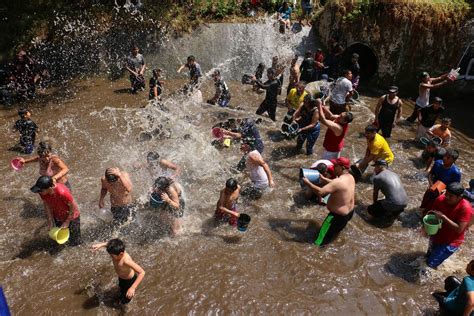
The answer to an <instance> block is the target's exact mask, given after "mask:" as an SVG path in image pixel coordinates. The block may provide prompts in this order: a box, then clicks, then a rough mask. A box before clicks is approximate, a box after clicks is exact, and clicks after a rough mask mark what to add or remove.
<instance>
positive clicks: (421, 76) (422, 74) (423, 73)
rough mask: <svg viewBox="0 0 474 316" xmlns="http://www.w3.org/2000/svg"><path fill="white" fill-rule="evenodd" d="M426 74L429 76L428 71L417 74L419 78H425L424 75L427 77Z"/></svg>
mask: <svg viewBox="0 0 474 316" xmlns="http://www.w3.org/2000/svg"><path fill="white" fill-rule="evenodd" d="M428 76H429V73H427V72H426V71H423V72H422V73H421V74H420V75H419V77H420V79H423V78H426V77H428Z"/></svg>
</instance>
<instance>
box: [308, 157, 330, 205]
mask: <svg viewBox="0 0 474 316" xmlns="http://www.w3.org/2000/svg"><path fill="white" fill-rule="evenodd" d="M312 171H314V172H315V173H314V174H312V173H311V172H312ZM303 177H305V178H308V180H310V181H311V183H313V184H314V185H317V186H319V187H322V186H324V185H325V184H327V183H329V182H330V181H331V180H332V179H334V178H335V177H336V175H335V174H334V164H333V163H332V162H331V161H329V160H324V159H320V160H317V161H316V162H315V163H313V164H312V165H311V167H310V168H309V169H301V170H300V178H301V179H302V178H303ZM301 183H303V182H301ZM302 186H303V195H304V197H305V198H306V199H307V200H313V201H315V202H317V203H322V202H323V199H322V198H321V197H320V196H318V195H316V194H315V193H314V192H313V191H312V190H311V189H310V188H309V187H308V186H306V185H303V184H302Z"/></svg>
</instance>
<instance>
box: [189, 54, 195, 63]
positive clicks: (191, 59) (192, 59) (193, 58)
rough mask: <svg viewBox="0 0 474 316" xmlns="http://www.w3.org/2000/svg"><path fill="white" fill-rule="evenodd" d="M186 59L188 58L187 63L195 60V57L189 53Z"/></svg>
mask: <svg viewBox="0 0 474 316" xmlns="http://www.w3.org/2000/svg"><path fill="white" fill-rule="evenodd" d="M187 60H188V63H189V62H192V61H196V58H195V57H194V56H193V55H189V56H188V59H187Z"/></svg>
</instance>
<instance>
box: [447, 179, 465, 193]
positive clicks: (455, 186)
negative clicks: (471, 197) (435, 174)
mask: <svg viewBox="0 0 474 316" xmlns="http://www.w3.org/2000/svg"><path fill="white" fill-rule="evenodd" d="M446 191H448V192H449V193H451V194H454V195H456V196H461V195H462V194H463V193H464V187H463V186H462V184H461V183H459V182H452V183H450V184H448V185H447V186H446Z"/></svg>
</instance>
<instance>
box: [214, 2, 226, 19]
mask: <svg viewBox="0 0 474 316" xmlns="http://www.w3.org/2000/svg"><path fill="white" fill-rule="evenodd" d="M226 15H227V2H226V0H218V1H217V8H216V14H215V17H216V18H218V19H222V18H223V17H225V16H226Z"/></svg>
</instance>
